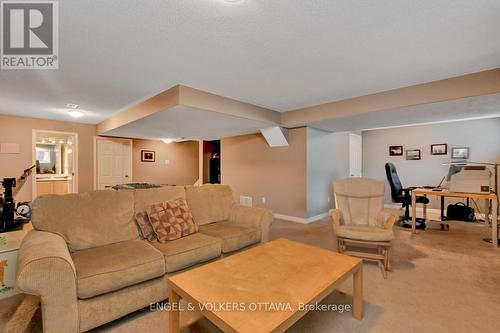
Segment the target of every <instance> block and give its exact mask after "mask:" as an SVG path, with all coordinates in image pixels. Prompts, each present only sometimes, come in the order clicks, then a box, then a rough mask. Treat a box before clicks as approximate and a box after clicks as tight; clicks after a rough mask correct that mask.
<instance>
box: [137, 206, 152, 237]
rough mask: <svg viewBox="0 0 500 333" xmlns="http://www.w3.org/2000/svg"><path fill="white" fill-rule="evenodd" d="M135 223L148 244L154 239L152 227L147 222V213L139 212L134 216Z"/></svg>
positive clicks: (148, 221) (149, 222)
mask: <svg viewBox="0 0 500 333" xmlns="http://www.w3.org/2000/svg"><path fill="white" fill-rule="evenodd" d="M135 222H136V223H137V226H138V227H139V231H140V232H141V237H142V238H144V239H147V240H148V241H150V242H152V241H154V240H155V239H156V234H155V232H154V230H153V226H152V225H151V221H150V220H149V216H148V213H147V212H140V213H137V214H135Z"/></svg>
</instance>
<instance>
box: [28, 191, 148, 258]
mask: <svg viewBox="0 0 500 333" xmlns="http://www.w3.org/2000/svg"><path fill="white" fill-rule="evenodd" d="M31 222H32V223H33V227H34V229H36V230H41V231H48V232H52V233H55V234H58V235H60V236H62V237H63V238H64V240H65V241H66V243H67V244H68V247H69V248H70V250H71V251H78V250H84V249H88V248H93V247H96V246H102V245H107V244H112V243H118V242H123V241H127V240H132V239H137V238H138V237H139V233H138V231H137V227H136V226H135V223H134V193H133V191H112V190H103V191H92V192H86V193H79V194H67V195H47V196H39V197H37V198H36V199H35V201H34V202H33V215H32V219H31Z"/></svg>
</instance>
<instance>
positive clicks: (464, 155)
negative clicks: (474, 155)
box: [451, 147, 469, 160]
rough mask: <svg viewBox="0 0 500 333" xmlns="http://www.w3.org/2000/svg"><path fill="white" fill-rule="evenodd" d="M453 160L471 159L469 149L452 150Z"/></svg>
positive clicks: (457, 148)
mask: <svg viewBox="0 0 500 333" xmlns="http://www.w3.org/2000/svg"><path fill="white" fill-rule="evenodd" d="M451 158H453V159H456V160H468V159H469V147H453V148H451Z"/></svg>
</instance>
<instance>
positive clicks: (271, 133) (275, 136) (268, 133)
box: [260, 126, 288, 147]
mask: <svg viewBox="0 0 500 333" xmlns="http://www.w3.org/2000/svg"><path fill="white" fill-rule="evenodd" d="M260 132H261V133H262V135H263V136H264V138H265V139H266V141H267V143H268V144H269V146H270V147H286V146H288V140H287V138H286V137H287V130H286V129H284V128H281V127H279V126H276V127H269V128H263V129H261V130H260Z"/></svg>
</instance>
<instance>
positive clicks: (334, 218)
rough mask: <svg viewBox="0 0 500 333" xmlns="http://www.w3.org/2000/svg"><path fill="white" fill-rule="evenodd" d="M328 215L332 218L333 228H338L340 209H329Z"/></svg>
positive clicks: (335, 229)
mask: <svg viewBox="0 0 500 333" xmlns="http://www.w3.org/2000/svg"><path fill="white" fill-rule="evenodd" d="M328 215H330V218H331V219H332V222H333V230H334V231H337V230H338V228H339V227H340V224H341V223H340V216H341V213H340V210H338V209H330V211H329V212H328Z"/></svg>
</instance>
